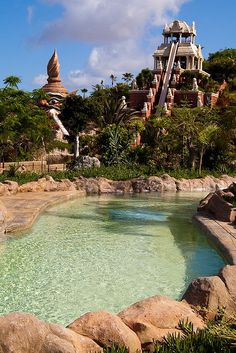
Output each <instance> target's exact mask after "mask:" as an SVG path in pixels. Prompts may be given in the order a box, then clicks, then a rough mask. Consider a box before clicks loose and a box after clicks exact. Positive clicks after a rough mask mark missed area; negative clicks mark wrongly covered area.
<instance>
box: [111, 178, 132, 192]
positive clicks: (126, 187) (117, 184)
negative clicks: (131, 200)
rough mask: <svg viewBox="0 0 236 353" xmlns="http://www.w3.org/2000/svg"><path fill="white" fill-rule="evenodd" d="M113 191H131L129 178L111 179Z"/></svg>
mask: <svg viewBox="0 0 236 353" xmlns="http://www.w3.org/2000/svg"><path fill="white" fill-rule="evenodd" d="M113 185H114V188H115V192H116V193H117V194H124V193H132V192H133V187H132V182H131V180H119V181H113Z"/></svg>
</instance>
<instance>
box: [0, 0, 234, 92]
mask: <svg viewBox="0 0 236 353" xmlns="http://www.w3.org/2000/svg"><path fill="white" fill-rule="evenodd" d="M235 13H236V1H235V0H225V1H224V2H223V1H221V0H128V1H127V0H0V26H1V31H0V43H1V52H0V87H1V86H2V85H3V84H2V81H3V79H4V78H5V77H6V76H9V75H16V76H20V78H21V80H22V84H21V88H23V89H26V90H32V89H34V88H38V87H40V86H41V85H42V84H44V82H45V80H46V66H47V62H48V60H49V58H50V56H51V55H52V53H53V49H54V48H57V51H58V55H59V59H60V64H61V76H62V80H63V83H64V85H65V86H66V87H67V88H68V89H69V90H74V89H77V88H79V89H81V88H84V87H87V88H88V89H91V85H94V84H96V83H100V81H101V80H104V82H105V83H106V84H107V85H108V84H110V80H109V76H110V75H111V74H115V75H116V76H118V79H121V76H122V73H124V72H132V73H134V74H137V73H138V72H139V71H140V70H141V69H142V68H144V67H150V68H152V66H153V62H152V53H153V52H154V50H155V49H156V47H157V46H158V45H159V44H160V43H161V41H162V38H161V32H162V28H163V25H164V24H165V23H169V22H171V21H173V20H174V19H181V20H185V21H186V22H187V23H190V24H191V23H192V21H193V20H194V21H195V22H196V27H197V34H198V37H197V42H198V43H200V44H202V45H203V46H204V55H205V57H207V55H208V54H209V53H210V52H214V51H216V50H219V49H224V48H226V47H231V48H235V47H236V39H235V34H234V32H235Z"/></svg>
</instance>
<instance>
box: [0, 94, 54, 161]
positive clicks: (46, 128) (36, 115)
mask: <svg viewBox="0 0 236 353" xmlns="http://www.w3.org/2000/svg"><path fill="white" fill-rule="evenodd" d="M53 139H54V137H53V131H52V127H51V123H50V120H49V118H48V116H47V114H46V113H45V112H44V111H43V110H42V109H40V108H39V107H37V106H36V105H35V104H34V101H33V99H32V97H31V95H30V94H29V93H26V92H24V91H21V90H16V89H14V88H4V89H2V90H0V159H1V161H4V160H5V161H18V160H29V159H32V158H34V157H35V156H37V154H38V153H39V152H40V151H42V150H44V149H46V150H47V151H49V150H50V149H51V148H53V146H52V142H53Z"/></svg>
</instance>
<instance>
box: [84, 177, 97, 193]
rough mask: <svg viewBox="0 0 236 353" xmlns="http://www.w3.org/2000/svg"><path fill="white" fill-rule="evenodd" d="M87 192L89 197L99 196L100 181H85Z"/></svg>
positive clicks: (90, 179)
mask: <svg viewBox="0 0 236 353" xmlns="http://www.w3.org/2000/svg"><path fill="white" fill-rule="evenodd" d="M85 190H86V193H87V194H88V195H90V194H99V192H100V190H99V185H98V180H97V179H94V178H89V179H85Z"/></svg>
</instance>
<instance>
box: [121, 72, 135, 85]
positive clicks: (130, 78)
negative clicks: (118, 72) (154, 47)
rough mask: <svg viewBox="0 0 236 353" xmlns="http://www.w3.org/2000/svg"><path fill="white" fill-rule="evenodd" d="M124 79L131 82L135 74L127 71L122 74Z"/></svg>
mask: <svg viewBox="0 0 236 353" xmlns="http://www.w3.org/2000/svg"><path fill="white" fill-rule="evenodd" d="M122 76H123V77H122V80H124V81H125V82H126V83H128V84H129V82H131V81H132V80H133V78H134V75H133V74H131V72H125V73H124V74H123V75H122Z"/></svg>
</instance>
